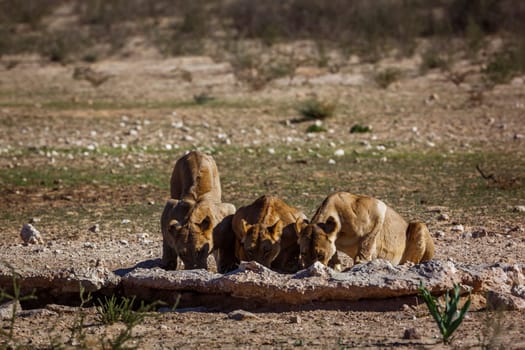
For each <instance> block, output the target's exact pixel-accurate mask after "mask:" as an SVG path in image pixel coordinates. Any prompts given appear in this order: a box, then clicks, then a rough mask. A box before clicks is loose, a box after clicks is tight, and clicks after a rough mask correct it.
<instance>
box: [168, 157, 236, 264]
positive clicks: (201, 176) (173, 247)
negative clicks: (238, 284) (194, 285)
mask: <svg viewBox="0 0 525 350" xmlns="http://www.w3.org/2000/svg"><path fill="white" fill-rule="evenodd" d="M170 184H171V189H170V192H171V196H172V198H171V199H169V200H168V201H167V203H166V206H165V207H164V211H163V213H162V217H161V230H162V236H163V249H162V265H163V266H164V267H165V268H166V269H172V270H174V269H176V268H177V259H178V258H181V259H182V261H183V262H184V267H185V268H186V269H193V268H207V258H208V255H209V254H210V253H212V252H213V253H214V255H215V258H216V261H217V268H218V270H219V271H220V272H225V271H227V270H231V269H232V268H233V267H234V266H233V265H235V262H234V260H235V259H234V255H235V254H234V251H233V247H234V236H233V232H232V231H231V215H233V213H234V212H235V207H234V206H233V205H232V204H229V203H221V185H220V180H219V172H218V170H217V165H216V164H215V161H214V160H213V158H212V157H211V156H209V155H206V154H203V153H201V152H198V151H193V152H189V153H188V154H186V155H185V156H183V157H181V158H180V159H178V160H177V162H176V163H175V167H174V169H173V173H172V176H171V181H170Z"/></svg>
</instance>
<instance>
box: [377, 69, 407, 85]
mask: <svg viewBox="0 0 525 350" xmlns="http://www.w3.org/2000/svg"><path fill="white" fill-rule="evenodd" d="M399 78H401V71H400V70H399V69H397V68H387V69H385V70H382V71H380V72H378V73H376V75H375V81H376V83H377V85H379V86H380V87H381V88H383V89H386V88H387V87H389V86H390V84H392V83H393V82H395V81H397V80H399Z"/></svg>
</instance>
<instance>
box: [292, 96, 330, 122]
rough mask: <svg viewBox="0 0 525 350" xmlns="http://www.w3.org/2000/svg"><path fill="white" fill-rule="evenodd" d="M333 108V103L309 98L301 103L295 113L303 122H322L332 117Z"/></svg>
mask: <svg viewBox="0 0 525 350" xmlns="http://www.w3.org/2000/svg"><path fill="white" fill-rule="evenodd" d="M335 107H336V105H335V103H333V102H329V101H322V100H318V99H316V98H311V99H308V100H306V101H303V102H301V103H300V105H299V106H298V107H297V111H298V112H299V114H301V116H302V117H303V118H304V119H305V120H322V119H327V118H330V117H332V116H333V115H334V112H335Z"/></svg>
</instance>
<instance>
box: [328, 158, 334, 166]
mask: <svg viewBox="0 0 525 350" xmlns="http://www.w3.org/2000/svg"><path fill="white" fill-rule="evenodd" d="M335 163H336V162H335V160H333V159H331V158H330V159H328V164H331V165H334V164H335Z"/></svg>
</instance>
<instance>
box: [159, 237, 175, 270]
mask: <svg viewBox="0 0 525 350" xmlns="http://www.w3.org/2000/svg"><path fill="white" fill-rule="evenodd" d="M177 258H178V256H177V252H176V251H175V249H174V248H172V247H170V246H169V244H168V243H167V242H166V241H164V242H162V260H161V264H162V267H163V268H164V269H165V270H176V269H177Z"/></svg>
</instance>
